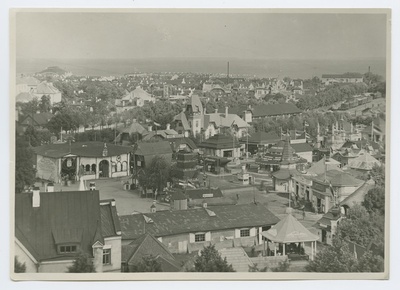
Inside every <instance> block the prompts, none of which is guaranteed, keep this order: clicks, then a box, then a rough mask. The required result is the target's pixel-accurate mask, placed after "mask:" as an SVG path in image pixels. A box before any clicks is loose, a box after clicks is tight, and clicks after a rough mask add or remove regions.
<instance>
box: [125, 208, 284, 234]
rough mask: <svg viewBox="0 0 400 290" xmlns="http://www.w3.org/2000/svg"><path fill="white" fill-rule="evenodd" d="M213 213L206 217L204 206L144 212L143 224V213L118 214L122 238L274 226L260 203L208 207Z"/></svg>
mask: <svg viewBox="0 0 400 290" xmlns="http://www.w3.org/2000/svg"><path fill="white" fill-rule="evenodd" d="M207 209H208V210H211V211H213V212H214V213H215V216H210V215H209V214H208V213H207V211H206V209H204V208H199V209H190V210H178V211H158V212H155V213H146V214H145V216H147V217H149V218H151V219H152V220H153V223H145V220H144V217H143V214H134V215H125V216H120V222H121V227H122V239H123V240H124V239H136V238H138V237H139V236H141V235H142V234H143V231H144V230H145V231H146V233H150V234H152V235H153V236H155V237H165V236H171V235H177V234H182V233H193V232H198V231H202V232H204V231H219V230H224V229H234V228H243V227H253V226H267V225H274V224H275V223H277V222H278V221H279V219H278V218H277V217H276V216H275V215H274V214H273V213H272V212H270V211H269V210H268V208H267V207H266V206H265V205H263V204H257V205H256V204H241V205H227V206H213V207H208V208H207Z"/></svg>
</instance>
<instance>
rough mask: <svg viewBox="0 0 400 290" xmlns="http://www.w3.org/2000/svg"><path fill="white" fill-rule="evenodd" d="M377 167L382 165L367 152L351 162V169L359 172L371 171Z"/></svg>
mask: <svg viewBox="0 0 400 290" xmlns="http://www.w3.org/2000/svg"><path fill="white" fill-rule="evenodd" d="M375 165H377V166H381V163H380V162H379V161H378V160H376V159H375V158H374V157H372V156H371V155H370V154H369V153H367V152H366V153H363V154H360V155H359V156H358V157H356V158H354V159H352V160H350V161H349V167H350V168H354V169H358V170H371V169H372V168H373V167H374V166H375Z"/></svg>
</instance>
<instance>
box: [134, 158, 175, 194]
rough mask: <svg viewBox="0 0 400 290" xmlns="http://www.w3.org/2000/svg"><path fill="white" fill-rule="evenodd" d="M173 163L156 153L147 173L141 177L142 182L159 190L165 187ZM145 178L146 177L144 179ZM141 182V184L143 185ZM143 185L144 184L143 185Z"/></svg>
mask: <svg viewBox="0 0 400 290" xmlns="http://www.w3.org/2000/svg"><path fill="white" fill-rule="evenodd" d="M170 171H171V165H170V164H169V163H168V161H167V160H165V158H164V157H162V156H159V155H156V156H154V158H153V160H152V161H151V163H150V165H149V166H148V168H146V170H145V174H144V175H142V177H141V178H140V179H139V183H140V181H141V180H142V184H143V183H144V184H143V185H146V186H147V187H151V188H152V189H153V190H158V191H159V192H160V191H161V190H163V189H164V188H165V186H166V185H167V182H168V180H169V177H170ZM143 178H144V179H143ZM142 184H141V185H142ZM143 185H142V186H143Z"/></svg>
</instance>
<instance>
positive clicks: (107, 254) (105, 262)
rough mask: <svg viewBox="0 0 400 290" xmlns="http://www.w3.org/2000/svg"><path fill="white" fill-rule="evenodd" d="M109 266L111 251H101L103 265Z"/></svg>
mask: <svg viewBox="0 0 400 290" xmlns="http://www.w3.org/2000/svg"><path fill="white" fill-rule="evenodd" d="M109 264H111V249H104V250H103V265H109Z"/></svg>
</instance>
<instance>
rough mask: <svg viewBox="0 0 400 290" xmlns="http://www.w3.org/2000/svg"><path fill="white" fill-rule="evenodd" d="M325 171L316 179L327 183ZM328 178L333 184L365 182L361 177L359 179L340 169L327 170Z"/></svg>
mask: <svg viewBox="0 0 400 290" xmlns="http://www.w3.org/2000/svg"><path fill="white" fill-rule="evenodd" d="M324 179H325V173H322V174H320V175H318V176H317V177H315V180H316V181H319V182H323V183H325V180H324ZM326 179H327V181H328V183H329V181H330V182H331V184H332V186H339V187H343V186H359V185H361V184H363V183H364V182H363V181H362V180H360V179H357V178H355V177H353V176H351V175H350V174H348V173H345V172H341V171H339V170H336V169H335V170H329V171H327V172H326Z"/></svg>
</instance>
